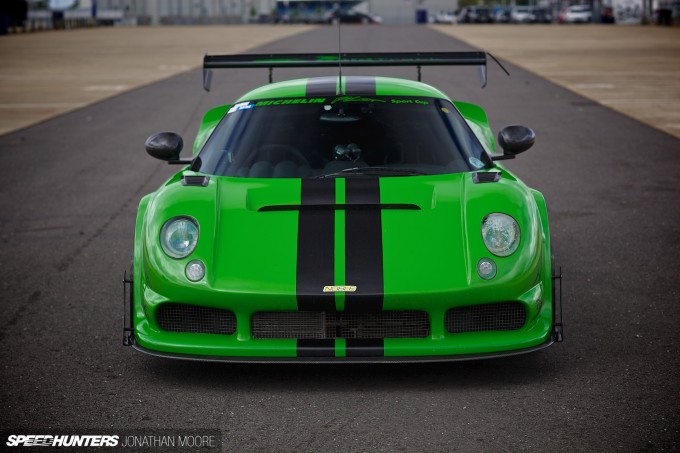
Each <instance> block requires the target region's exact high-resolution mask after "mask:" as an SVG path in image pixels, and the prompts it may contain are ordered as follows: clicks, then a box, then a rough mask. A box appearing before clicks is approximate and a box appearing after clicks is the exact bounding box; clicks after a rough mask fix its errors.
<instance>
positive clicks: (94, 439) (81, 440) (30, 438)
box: [5, 434, 118, 447]
mask: <svg viewBox="0 0 680 453" xmlns="http://www.w3.org/2000/svg"><path fill="white" fill-rule="evenodd" d="M5 444H6V445H7V446H8V447H117V446H118V436H89V435H85V436H66V435H64V436H51V435H48V434H45V435H39V434H28V435H10V436H8V437H7V442H6V443H5Z"/></svg>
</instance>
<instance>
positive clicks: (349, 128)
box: [192, 96, 491, 178]
mask: <svg viewBox="0 0 680 453" xmlns="http://www.w3.org/2000/svg"><path fill="white" fill-rule="evenodd" d="M485 166H486V167H489V166H491V161H490V159H489V157H488V156H487V155H486V153H485V152H484V151H483V148H482V146H481V144H480V143H479V141H478V140H477V138H476V137H475V136H474V134H473V133H472V131H471V130H470V128H469V127H468V125H467V123H466V122H465V120H464V119H463V118H462V117H461V116H460V114H459V113H458V111H457V110H456V109H455V107H453V105H452V104H451V103H450V102H449V101H446V100H442V99H435V98H421V97H399V98H396V97H382V96H375V97H372V98H370V99H369V98H363V97H358V96H338V97H336V98H331V99H329V98H287V99H270V100H258V101H252V102H242V103H239V104H236V105H234V106H232V108H231V109H230V110H229V112H228V113H227V115H226V116H225V117H224V119H223V120H222V121H221V123H220V124H219V125H218V126H217V128H216V129H215V131H214V132H213V134H212V135H211V137H210V139H209V140H208V142H207V143H206V145H205V146H204V148H203V150H202V151H201V152H200V154H199V156H198V158H197V159H196V160H195V161H194V163H193V165H192V170H195V171H199V172H202V173H207V174H212V175H220V176H236V177H246V178H319V177H332V176H349V175H352V174H354V175H368V174H371V175H376V174H379V175H380V176H407V175H421V174H425V175H430V174H445V173H458V172H465V171H473V170H479V169H480V168H483V167H485Z"/></svg>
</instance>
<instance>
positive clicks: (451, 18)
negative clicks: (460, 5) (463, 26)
mask: <svg viewBox="0 0 680 453" xmlns="http://www.w3.org/2000/svg"><path fill="white" fill-rule="evenodd" d="M455 21H456V15H455V14H453V12H452V11H439V12H438V13H437V14H435V16H434V23H435V24H452V23H454V22H455Z"/></svg>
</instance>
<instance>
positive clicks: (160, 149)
mask: <svg viewBox="0 0 680 453" xmlns="http://www.w3.org/2000/svg"><path fill="white" fill-rule="evenodd" d="M183 146H184V141H183V140H182V137H180V136H179V134H176V133H174V132H159V133H158V134H154V135H152V136H151V137H149V138H147V139H146V142H145V143H144V147H145V148H146V152H147V153H149V155H150V156H151V157H155V158H156V159H160V160H166V161H177V160H179V153H181V152H182V147H183Z"/></svg>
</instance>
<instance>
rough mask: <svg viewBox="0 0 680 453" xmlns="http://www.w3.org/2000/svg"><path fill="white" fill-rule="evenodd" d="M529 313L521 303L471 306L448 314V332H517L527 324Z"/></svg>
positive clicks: (456, 309) (455, 309) (459, 308)
mask: <svg viewBox="0 0 680 453" xmlns="http://www.w3.org/2000/svg"><path fill="white" fill-rule="evenodd" d="M526 318H527V312H526V309H525V308H524V305H522V304H521V303H519V302H501V303H495V304H483V305H470V306H467V307H457V308H452V309H450V310H449V311H447V312H446V321H445V322H446V330H447V331H448V332H450V333H463V332H484V331H489V330H517V329H521V328H522V326H524V323H525V322H526Z"/></svg>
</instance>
